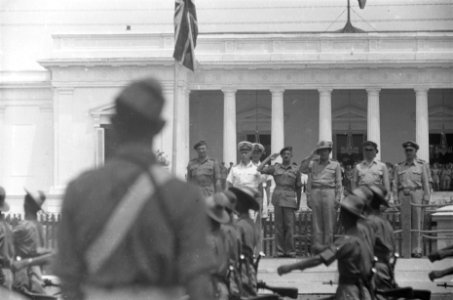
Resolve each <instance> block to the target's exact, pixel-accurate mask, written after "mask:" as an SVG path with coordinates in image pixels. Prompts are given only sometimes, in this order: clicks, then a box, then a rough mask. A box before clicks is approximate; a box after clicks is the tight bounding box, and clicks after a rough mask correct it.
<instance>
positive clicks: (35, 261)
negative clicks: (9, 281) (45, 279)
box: [11, 253, 55, 272]
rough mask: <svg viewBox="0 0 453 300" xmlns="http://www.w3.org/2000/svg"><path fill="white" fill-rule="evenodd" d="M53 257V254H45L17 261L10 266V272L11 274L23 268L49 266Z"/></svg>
mask: <svg viewBox="0 0 453 300" xmlns="http://www.w3.org/2000/svg"><path fill="white" fill-rule="evenodd" d="M54 256H55V254H54V253H47V254H43V255H40V256H37V257H33V258H27V259H21V260H17V261H14V262H13V263H12V264H11V270H12V271H13V272H16V271H19V270H21V269H23V268H27V267H31V266H37V265H44V264H49V263H50V262H52V259H53V257H54Z"/></svg>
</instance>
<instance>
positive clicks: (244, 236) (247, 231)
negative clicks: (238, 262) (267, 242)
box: [236, 215, 259, 258]
mask: <svg viewBox="0 0 453 300" xmlns="http://www.w3.org/2000/svg"><path fill="white" fill-rule="evenodd" d="M236 228H237V231H238V235H239V238H240V240H241V244H242V245H241V246H242V254H244V255H246V256H247V257H248V258H252V256H253V250H254V249H255V247H256V245H258V239H259V232H258V230H257V228H256V225H255V223H254V222H253V220H252V219H251V218H250V217H248V215H247V216H240V217H239V219H238V220H237V221H236Z"/></svg>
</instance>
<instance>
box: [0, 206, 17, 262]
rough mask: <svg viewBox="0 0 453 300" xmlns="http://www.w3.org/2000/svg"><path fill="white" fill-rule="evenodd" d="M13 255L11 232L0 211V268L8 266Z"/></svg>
mask: <svg viewBox="0 0 453 300" xmlns="http://www.w3.org/2000/svg"><path fill="white" fill-rule="evenodd" d="M14 256H15V255H14V242H13V232H12V230H11V227H10V226H9V224H8V223H7V222H6V220H5V217H4V216H3V214H1V213H0V268H1V267H2V266H3V267H9V263H10V262H11V261H12V260H13V259H14Z"/></svg>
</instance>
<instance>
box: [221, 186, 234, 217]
mask: <svg viewBox="0 0 453 300" xmlns="http://www.w3.org/2000/svg"><path fill="white" fill-rule="evenodd" d="M223 193H224V194H225V196H226V200H227V201H226V202H225V204H224V206H225V209H226V211H227V212H229V213H232V212H234V211H236V203H237V201H238V198H237V197H236V195H235V194H234V193H233V192H232V191H228V190H226V191H224V192H223Z"/></svg>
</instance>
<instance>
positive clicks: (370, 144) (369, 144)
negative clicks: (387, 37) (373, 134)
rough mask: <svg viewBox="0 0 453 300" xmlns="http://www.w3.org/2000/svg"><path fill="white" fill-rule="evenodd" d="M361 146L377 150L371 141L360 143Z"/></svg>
mask: <svg viewBox="0 0 453 300" xmlns="http://www.w3.org/2000/svg"><path fill="white" fill-rule="evenodd" d="M362 146H363V148H365V147H373V148H374V149H376V152H378V146H377V144H376V143H375V142H373V141H366V142H364V143H363V144H362Z"/></svg>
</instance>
